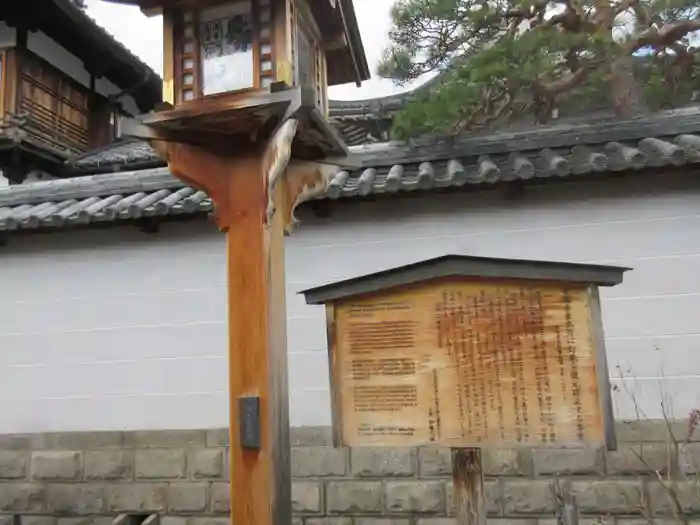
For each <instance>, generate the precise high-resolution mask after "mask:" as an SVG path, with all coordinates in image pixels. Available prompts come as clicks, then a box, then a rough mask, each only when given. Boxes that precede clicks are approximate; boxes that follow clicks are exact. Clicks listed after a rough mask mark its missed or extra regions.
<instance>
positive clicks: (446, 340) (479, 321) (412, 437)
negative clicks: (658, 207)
mask: <svg viewBox="0 0 700 525" xmlns="http://www.w3.org/2000/svg"><path fill="white" fill-rule="evenodd" d="M590 302H591V292H590V291H589V290H588V289H587V288H585V287H581V286H568V287H567V285H559V284H552V283H547V284H537V285H536V286H533V285H531V284H520V283H514V282H513V281H511V282H509V283H497V282H494V281H488V282H486V281H482V282H464V281H461V282H460V281H451V282H440V283H433V284H421V285H418V286H415V287H411V288H405V289H403V290H401V291H398V292H394V293H391V294H389V293H383V294H375V295H374V296H372V297H365V298H362V299H358V298H355V299H350V300H347V301H341V302H339V303H338V304H337V305H336V307H335V329H334V331H335V333H336V337H337V340H336V341H335V345H331V348H332V351H334V352H336V355H334V356H332V358H331V363H332V366H333V367H335V370H332V371H331V374H332V375H331V379H332V386H331V388H333V389H334V394H335V398H337V400H338V401H337V403H336V404H334V411H336V412H337V411H340V414H337V413H335V414H334V422H335V424H336V425H338V424H339V425H341V426H342V428H340V429H336V431H337V434H336V435H338V434H339V435H341V436H342V443H343V444H344V445H347V446H363V445H365V446H366V445H382V446H408V445H420V444H428V443H435V444H441V445H445V446H452V447H469V446H479V445H483V444H487V443H489V444H500V445H513V446H517V445H546V446H549V445H551V446H563V445H569V446H576V445H583V444H605V443H606V439H605V436H606V433H605V431H606V426H607V424H608V421H607V418H606V417H605V416H606V415H607V414H606V411H605V410H604V409H603V408H601V407H604V406H605V403H604V402H603V403H601V398H602V399H606V397H605V396H606V394H605V393H601V392H599V383H598V381H599V378H598V376H597V368H598V365H597V361H596V359H597V357H598V356H597V355H596V353H597V352H604V349H602V348H595V347H594V346H595V344H594V339H593V334H594V333H595V330H597V328H596V327H593V326H592V323H591V313H590V307H589V306H590ZM601 384H603V385H605V384H606V383H605V382H602V383H601Z"/></svg>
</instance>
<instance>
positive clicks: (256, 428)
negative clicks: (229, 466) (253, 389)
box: [238, 396, 260, 450]
mask: <svg viewBox="0 0 700 525" xmlns="http://www.w3.org/2000/svg"><path fill="white" fill-rule="evenodd" d="M238 408H239V414H240V421H239V429H240V433H241V447H243V448H245V449H253V450H258V449H259V448H260V398H259V397H252V396H250V397H239V398H238Z"/></svg>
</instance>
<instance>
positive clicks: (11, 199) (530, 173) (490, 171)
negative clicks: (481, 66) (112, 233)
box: [0, 113, 700, 230]
mask: <svg viewBox="0 0 700 525" xmlns="http://www.w3.org/2000/svg"><path fill="white" fill-rule="evenodd" d="M673 117H674V115H672V114H669V115H666V117H663V118H661V119H656V120H655V121H654V123H653V124H652V123H649V122H647V123H646V124H644V125H640V124H639V122H637V123H635V126H630V125H629V124H624V123H623V124H620V123H617V124H609V125H608V127H607V128H606V127H605V126H602V127H601V126H598V127H589V128H583V127H579V128H556V127H554V128H551V129H549V130H546V132H543V131H540V132H538V135H537V137H535V138H532V137H531V135H532V134H531V133H530V134H529V135H528V134H526V133H518V134H508V135H505V134H503V135H497V136H486V137H471V138H466V139H464V140H463V141H462V143H461V145H459V147H456V146H454V145H446V144H444V143H442V144H432V145H431V144H423V145H416V144H414V145H404V146H402V147H400V146H398V145H396V144H393V145H392V144H388V143H383V144H377V145H373V146H366V147H355V148H351V155H350V156H349V157H348V158H347V159H344V160H343V164H342V165H341V167H340V168H339V169H338V171H337V173H336V175H335V176H334V178H333V179H332V181H331V183H330V185H329V188H328V190H327V192H326V195H325V198H327V199H342V198H351V197H363V196H369V195H374V196H380V195H387V194H392V193H398V192H408V191H427V190H432V189H439V188H457V187H460V186H466V185H488V184H494V183H498V182H507V181H514V180H529V179H534V178H549V177H554V178H561V177H576V176H582V175H587V174H593V173H601V172H610V171H626V170H641V169H644V168H650V167H670V166H681V165H686V164H699V165H700V124H699V123H698V122H696V121H695V118H696V117H698V118H700V113H699V114H698V115H695V114H691V117H692V118H690V119H689V120H686V121H684V122H685V124H683V123H682V122H681V123H680V124H679V122H680V121H675V124H673V126H672V127H675V128H676V129H679V130H683V129H685V128H688V127H694V128H696V129H698V130H699V134H697V135H696V134H693V133H683V132H681V133H678V134H675V135H671V136H668V135H661V138H657V137H652V136H644V132H647V133H648V132H654V131H658V129H666V128H668V127H669V126H670V124H669V122H670V121H669V120H668V119H672V118H673ZM611 126H612V127H611ZM625 126H627V127H625ZM606 130H607V131H606ZM611 133H613V134H615V135H616V136H619V137H620V138H619V141H610V140H608V141H604V142H600V140H598V142H597V143H596V138H598V139H600V138H603V137H604V136H605V135H606V134H608V135H609V134H611ZM635 137H637V138H635ZM566 143H568V144H570V145H568V146H565V145H564V144H566ZM547 146H549V147H547ZM212 207H213V205H212V202H211V200H210V199H209V197H208V196H207V195H206V194H204V193H203V192H200V191H196V190H194V189H192V188H189V187H187V186H185V185H184V184H183V183H182V182H180V181H179V180H177V179H175V178H174V177H173V176H172V175H171V174H170V173H169V171H168V170H167V168H155V169H148V170H140V171H128V172H119V173H108V174H102V175H92V176H87V177H77V178H73V179H64V180H55V181H50V182H38V183H33V184H26V185H20V186H10V187H6V188H0V230H16V229H35V228H41V227H48V228H51V227H53V228H59V227H65V226H71V225H75V224H89V223H97V222H104V221H116V220H126V219H136V218H141V217H154V216H166V215H180V214H192V213H201V212H208V211H210V210H211V209H212Z"/></svg>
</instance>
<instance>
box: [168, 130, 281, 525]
mask: <svg viewBox="0 0 700 525" xmlns="http://www.w3.org/2000/svg"><path fill="white" fill-rule="evenodd" d="M158 146H159V149H160V150H161V151H162V152H164V153H165V157H166V159H167V161H168V165H169V166H170V169H171V171H172V172H173V173H174V174H175V175H176V176H178V177H179V178H181V179H183V180H186V181H188V182H189V183H191V184H192V185H194V186H195V187H197V188H200V189H203V190H205V191H206V192H207V193H208V194H209V195H210V196H211V198H212V200H213V201H214V204H215V215H214V218H215V221H216V223H217V225H218V227H219V229H220V230H222V231H223V232H225V234H226V241H227V248H226V249H227V257H228V263H227V267H228V324H229V349H228V367H229V370H228V373H229V384H230V388H229V410H230V491H231V502H232V504H231V518H232V522H233V523H234V524H236V525H240V524H244V525H273V524H274V525H288V524H289V523H291V476H290V458H289V453H290V448H289V447H290V444H289V413H288V412H289V405H288V398H287V390H288V387H287V337H286V307H285V277H284V229H285V224H284V215H283V214H282V213H277V212H275V213H273V214H271V216H270V213H269V204H270V203H273V204H276V203H277V202H279V200H280V199H279V197H280V192H282V191H283V185H282V184H279V185H276V186H273V187H272V188H271V189H270V190H271V191H272V194H268V172H269V169H270V167H269V166H266V165H265V162H266V159H265V154H264V153H265V152H262V151H252V152H249V153H247V154H245V155H241V154H240V153H238V154H237V155H235V156H228V157H227V156H221V155H220V154H214V153H211V152H208V151H206V150H204V149H201V148H199V147H197V146H192V145H187V144H181V143H167V144H166V143H160V144H159V145H158ZM274 160H275V161H277V162H273V164H274V166H273V169H274V168H276V169H277V170H278V171H279V170H281V172H279V173H280V176H283V175H282V172H284V168H285V167H286V160H285V159H282V160H280V159H279V157H276V158H275V159H274ZM268 218H269V219H270V220H269V222H268ZM192 270H193V271H196V269H194V268H193V269H192ZM257 402H259V412H258V413H257V415H258V416H259V425H258V424H256V421H255V420H256V414H255V406H256V403H257ZM257 437H259V442H258V443H257V444H256V441H257V439H256V438H257Z"/></svg>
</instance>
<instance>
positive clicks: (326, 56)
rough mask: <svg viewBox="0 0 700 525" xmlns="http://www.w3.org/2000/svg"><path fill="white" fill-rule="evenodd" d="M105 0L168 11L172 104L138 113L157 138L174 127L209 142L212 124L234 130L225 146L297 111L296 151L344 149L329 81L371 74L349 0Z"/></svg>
mask: <svg viewBox="0 0 700 525" xmlns="http://www.w3.org/2000/svg"><path fill="white" fill-rule="evenodd" d="M108 1H112V2H117V3H125V4H135V5H138V6H140V8H141V10H142V11H143V12H144V13H146V14H147V15H156V14H162V15H163V100H164V102H165V103H167V104H168V106H169V108H170V110H166V111H161V112H158V113H157V114H156V115H151V116H150V117H147V118H143V119H141V122H142V123H143V124H146V125H148V126H151V127H152V128H153V127H155V128H156V129H158V128H160V131H161V137H159V138H162V135H163V133H164V132H166V131H170V132H171V135H173V136H171V137H170V138H171V139H172V140H177V141H183V142H185V141H186V142H197V141H199V142H202V143H206V144H207V145H211V144H212V142H215V137H214V135H216V134H225V135H236V137H235V141H231V140H230V139H231V137H228V138H227V141H226V142H227V144H228V147H229V149H230V147H231V145H232V144H235V145H237V146H239V147H241V148H246V147H248V145H249V144H250V143H255V142H260V140H261V139H262V140H264V139H266V138H267V137H268V136H269V134H270V133H271V131H272V130H274V129H275V128H276V127H277V126H278V125H279V123H280V122H282V121H284V120H285V119H286V118H289V117H291V116H292V115H293V116H294V117H295V118H296V119H297V120H299V124H300V125H299V129H298V137H297V144H295V146H296V148H295V156H296V157H306V158H321V157H323V156H326V155H333V154H336V155H337V154H344V153H345V152H346V150H345V149H344V147H343V144H342V141H341V140H340V139H339V137H338V136H337V135H336V134H335V133H334V132H333V130H332V129H331V128H330V126H328V125H327V124H325V117H326V115H327V112H328V94H327V90H328V86H333V85H339V84H345V83H348V82H355V83H357V84H358V85H359V84H360V83H361V82H362V81H363V80H367V79H368V78H369V77H370V74H369V68H368V65H367V60H366V58H365V54H364V49H363V46H362V41H361V38H360V34H359V30H358V27H357V21H356V18H355V12H354V8H353V4H352V0H108ZM300 108H303V109H304V110H305V111H304V115H302V116H301V118H300V115H299V114H298V110H299V109H300ZM130 130H131V131H132V133H129V131H130ZM133 131H134V130H133V129H130V128H127V130H126V133H127V134H132V135H142V134H143V131H142V132H141V133H136V132H133ZM149 136H150V135H149ZM314 147H316V150H313V149H314ZM304 148H306V150H304ZM309 149H311V150H313V151H309ZM297 150H298V151H297Z"/></svg>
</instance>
